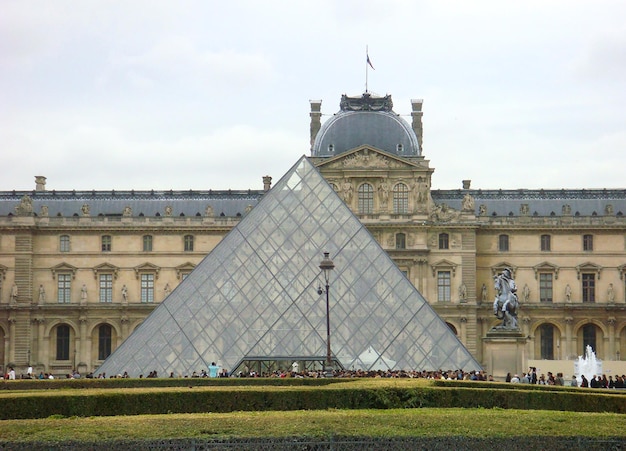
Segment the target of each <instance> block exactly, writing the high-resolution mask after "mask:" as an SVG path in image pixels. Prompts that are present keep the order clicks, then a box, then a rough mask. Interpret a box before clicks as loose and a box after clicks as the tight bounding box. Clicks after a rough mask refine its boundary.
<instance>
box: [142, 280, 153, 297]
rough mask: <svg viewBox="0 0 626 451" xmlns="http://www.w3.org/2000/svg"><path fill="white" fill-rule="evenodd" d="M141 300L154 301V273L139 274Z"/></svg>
mask: <svg viewBox="0 0 626 451" xmlns="http://www.w3.org/2000/svg"><path fill="white" fill-rule="evenodd" d="M141 302H154V274H142V275H141Z"/></svg>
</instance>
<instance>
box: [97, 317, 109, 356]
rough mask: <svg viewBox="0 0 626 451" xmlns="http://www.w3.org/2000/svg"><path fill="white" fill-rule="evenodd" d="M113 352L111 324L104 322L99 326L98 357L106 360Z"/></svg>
mask: <svg viewBox="0 0 626 451" xmlns="http://www.w3.org/2000/svg"><path fill="white" fill-rule="evenodd" d="M110 354H111V326H109V325H108V324H102V325H100V327H98V359H99V360H104V359H106V358H107V357H108V356H109V355H110Z"/></svg>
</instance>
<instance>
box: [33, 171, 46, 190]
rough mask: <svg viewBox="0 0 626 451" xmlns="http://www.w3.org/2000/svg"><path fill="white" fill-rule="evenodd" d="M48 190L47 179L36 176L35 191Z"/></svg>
mask: <svg viewBox="0 0 626 451" xmlns="http://www.w3.org/2000/svg"><path fill="white" fill-rule="evenodd" d="M45 190H46V178H45V177H44V176H43V175H36V176H35V191H45Z"/></svg>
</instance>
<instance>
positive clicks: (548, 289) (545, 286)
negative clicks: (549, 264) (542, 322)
mask: <svg viewBox="0 0 626 451" xmlns="http://www.w3.org/2000/svg"><path fill="white" fill-rule="evenodd" d="M539 301H540V302H552V274H551V273H545V274H539Z"/></svg>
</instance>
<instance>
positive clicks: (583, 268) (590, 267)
mask: <svg viewBox="0 0 626 451" xmlns="http://www.w3.org/2000/svg"><path fill="white" fill-rule="evenodd" d="M600 272H602V266H600V265H596V264H595V263H591V262H587V263H581V264H580V265H578V266H576V275H577V277H578V278H579V279H580V275H581V274H582V273H596V274H597V275H598V280H600Z"/></svg>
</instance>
